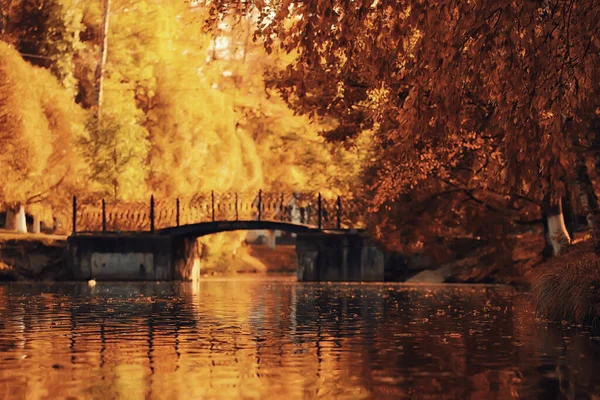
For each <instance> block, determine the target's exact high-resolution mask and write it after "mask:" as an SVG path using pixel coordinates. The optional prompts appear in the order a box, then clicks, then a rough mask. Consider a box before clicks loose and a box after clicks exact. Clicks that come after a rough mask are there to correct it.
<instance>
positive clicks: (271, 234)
mask: <svg viewBox="0 0 600 400" xmlns="http://www.w3.org/2000/svg"><path fill="white" fill-rule="evenodd" d="M276 233H277V232H276V231H271V230H268V231H267V245H268V246H269V248H270V249H271V250H272V249H274V248H275V243H276V238H277V235H276Z"/></svg>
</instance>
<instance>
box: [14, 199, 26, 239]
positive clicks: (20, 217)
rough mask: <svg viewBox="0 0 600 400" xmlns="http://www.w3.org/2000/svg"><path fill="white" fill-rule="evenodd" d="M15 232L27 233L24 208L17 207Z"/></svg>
mask: <svg viewBox="0 0 600 400" xmlns="http://www.w3.org/2000/svg"><path fill="white" fill-rule="evenodd" d="M15 230H16V231H17V232H19V233H27V219H26V218H25V207H23V206H22V205H21V206H19V212H18V213H17V225H16V228H15Z"/></svg>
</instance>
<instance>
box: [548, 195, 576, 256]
mask: <svg viewBox="0 0 600 400" xmlns="http://www.w3.org/2000/svg"><path fill="white" fill-rule="evenodd" d="M544 211H545V214H546V223H547V227H548V228H547V234H546V243H547V244H549V245H550V246H552V254H553V255H555V256H557V255H559V254H563V253H565V252H566V251H567V249H568V247H569V243H570V242H571V238H570V237H569V233H568V232H567V227H566V226H565V220H564V217H563V210H562V201H561V200H559V201H558V202H557V203H556V204H552V203H551V202H550V198H549V196H547V197H546V199H544Z"/></svg>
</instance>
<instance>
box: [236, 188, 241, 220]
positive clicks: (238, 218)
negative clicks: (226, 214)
mask: <svg viewBox="0 0 600 400" xmlns="http://www.w3.org/2000/svg"><path fill="white" fill-rule="evenodd" d="M235 220H236V221H239V220H240V216H239V212H238V194H237V193H236V194H235Z"/></svg>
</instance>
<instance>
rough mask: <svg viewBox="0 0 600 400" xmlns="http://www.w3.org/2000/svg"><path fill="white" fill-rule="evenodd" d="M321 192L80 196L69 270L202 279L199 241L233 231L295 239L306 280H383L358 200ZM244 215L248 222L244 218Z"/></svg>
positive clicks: (82, 275) (111, 276)
mask: <svg viewBox="0 0 600 400" xmlns="http://www.w3.org/2000/svg"><path fill="white" fill-rule="evenodd" d="M350 204H351V206H349V207H342V205H343V202H342V198H341V197H335V198H324V197H323V196H321V194H311V193H308V194H307V193H303V194H301V193H291V194H288V195H286V194H281V193H277V194H273V193H264V192H262V191H259V192H258V193H256V194H254V195H252V194H250V195H248V194H237V193H235V194H216V193H214V192H211V193H210V194H207V195H197V196H194V197H192V198H188V199H180V198H177V199H164V200H161V201H156V200H155V198H154V197H153V196H152V197H150V199H149V201H148V202H147V203H139V202H135V203H124V202H118V203H116V202H112V203H108V202H106V201H104V200H101V201H98V202H81V201H79V202H78V199H77V198H75V197H74V198H73V219H72V227H73V233H72V235H71V236H70V237H69V240H68V243H69V267H70V269H71V271H72V273H73V276H74V277H75V279H78V280H88V279H96V280H197V279H199V276H200V269H201V268H200V262H201V260H200V257H199V254H200V252H199V248H198V242H197V240H196V239H197V238H198V237H201V236H205V235H209V234H215V233H219V232H228V231H248V230H271V231H276V230H278V231H285V232H291V233H294V234H296V255H297V277H298V280H300V281H383V273H384V271H383V263H384V260H383V254H382V253H381V251H379V250H378V249H377V248H376V247H375V246H374V245H373V244H372V243H371V241H370V239H369V238H368V236H367V235H366V233H365V231H364V229H362V226H361V225H360V220H361V219H362V215H361V214H359V213H358V210H357V207H356V203H355V202H352V203H350ZM242 218H243V219H242Z"/></svg>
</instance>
